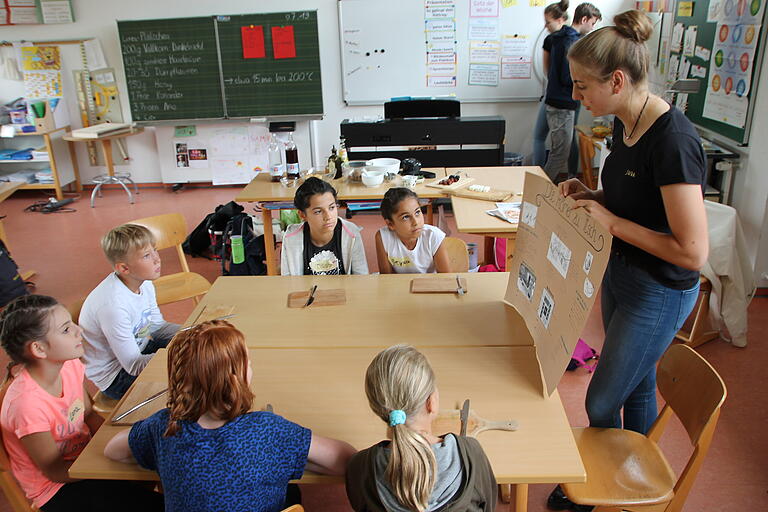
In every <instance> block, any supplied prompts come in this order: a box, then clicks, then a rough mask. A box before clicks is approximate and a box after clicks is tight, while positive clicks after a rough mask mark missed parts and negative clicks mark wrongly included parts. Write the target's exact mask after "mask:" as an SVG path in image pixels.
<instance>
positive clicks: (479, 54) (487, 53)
mask: <svg viewBox="0 0 768 512" xmlns="http://www.w3.org/2000/svg"><path fill="white" fill-rule="evenodd" d="M500 55H501V47H500V46H499V42H498V41H489V42H480V41H472V42H471V43H470V45H469V62H470V64H498V63H499V56H500Z"/></svg>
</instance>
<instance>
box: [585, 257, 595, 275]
mask: <svg viewBox="0 0 768 512" xmlns="http://www.w3.org/2000/svg"><path fill="white" fill-rule="evenodd" d="M593 259H594V256H592V253H591V252H589V251H587V254H586V255H585V256H584V273H585V274H589V271H590V270H592V260H593Z"/></svg>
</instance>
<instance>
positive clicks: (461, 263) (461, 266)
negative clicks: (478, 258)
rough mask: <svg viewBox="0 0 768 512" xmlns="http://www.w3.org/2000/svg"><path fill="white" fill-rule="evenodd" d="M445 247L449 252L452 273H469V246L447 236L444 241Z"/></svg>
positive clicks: (458, 239)
mask: <svg viewBox="0 0 768 512" xmlns="http://www.w3.org/2000/svg"><path fill="white" fill-rule="evenodd" d="M443 245H444V246H445V250H446V251H448V260H449V261H450V264H451V272H467V271H468V270H469V252H467V244H466V243H464V240H462V239H460V238H454V237H452V236H447V237H445V239H444V240H443Z"/></svg>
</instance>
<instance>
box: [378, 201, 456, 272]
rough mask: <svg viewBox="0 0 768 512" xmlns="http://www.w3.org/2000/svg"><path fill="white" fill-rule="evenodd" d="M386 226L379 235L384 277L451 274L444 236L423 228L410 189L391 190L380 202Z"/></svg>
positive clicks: (380, 267)
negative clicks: (435, 273)
mask: <svg viewBox="0 0 768 512" xmlns="http://www.w3.org/2000/svg"><path fill="white" fill-rule="evenodd" d="M381 215H382V216H383V217H384V221H385V222H386V223H387V225H386V226H385V227H383V228H381V229H379V231H378V232H377V233H376V258H377V259H378V262H379V271H380V272H381V273H382V274H426V273H432V272H450V270H451V269H450V262H449V259H448V251H447V250H446V249H445V247H444V246H443V240H444V239H445V233H443V232H442V231H441V230H440V228H437V227H435V226H430V225H429V224H424V217H423V215H422V213H421V206H420V205H419V196H417V195H416V193H415V192H413V191H412V190H410V189H407V188H391V189H389V190H388V191H387V193H386V194H384V199H383V200H382V201H381Z"/></svg>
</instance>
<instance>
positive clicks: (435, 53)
mask: <svg viewBox="0 0 768 512" xmlns="http://www.w3.org/2000/svg"><path fill="white" fill-rule="evenodd" d="M530 4H531V2H528V1H523V0H519V1H514V0H511V1H510V0H388V1H381V0H340V1H339V3H338V10H339V31H340V38H339V40H340V44H341V61H342V66H341V68H342V82H343V88H344V91H343V94H344V101H345V102H346V103H347V104H348V105H375V104H381V103H383V102H385V101H388V100H389V99H390V98H393V97H408V96H410V97H425V96H426V97H431V96H449V95H455V97H456V98H457V99H459V100H460V101H462V102H499V101H532V100H538V99H539V98H540V97H541V95H542V88H543V81H542V77H541V71H540V69H535V68H534V66H535V64H534V63H535V62H541V58H540V56H539V53H540V52H541V44H542V42H543V37H544V34H543V32H544V18H543V16H544V5H543V4H542V5H541V6H538V7H531V6H530Z"/></svg>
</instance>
